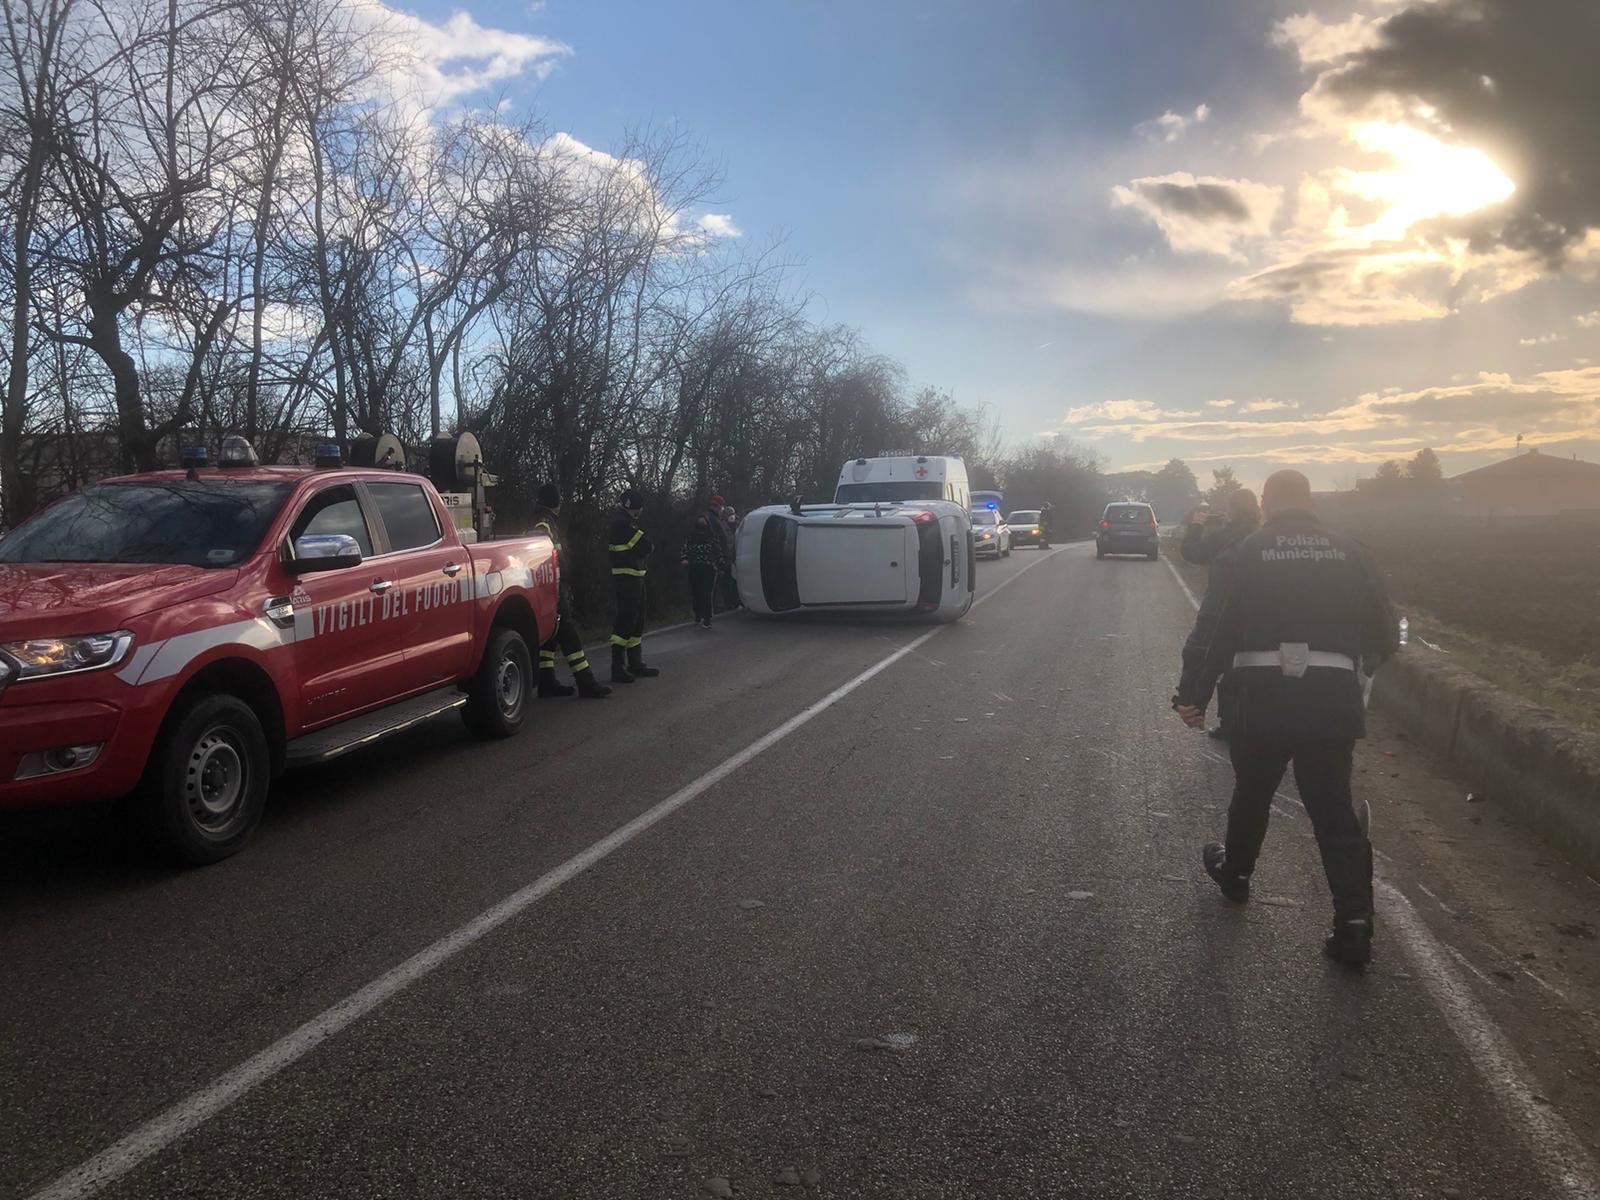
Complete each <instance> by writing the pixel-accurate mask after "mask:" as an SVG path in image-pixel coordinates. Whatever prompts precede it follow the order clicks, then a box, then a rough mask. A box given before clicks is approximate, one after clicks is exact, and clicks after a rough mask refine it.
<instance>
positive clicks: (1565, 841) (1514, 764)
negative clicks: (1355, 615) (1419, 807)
mask: <svg viewBox="0 0 1600 1200" xmlns="http://www.w3.org/2000/svg"><path fill="white" fill-rule="evenodd" d="M1424 654H1426V652H1425V651H1418V650H1415V649H1410V650H1407V651H1406V652H1405V653H1402V654H1400V655H1398V656H1396V657H1395V658H1393V659H1391V660H1390V661H1389V662H1388V663H1386V664H1385V665H1384V667H1383V669H1382V670H1380V671H1379V672H1378V675H1377V678H1376V679H1375V680H1374V681H1373V688H1372V699H1373V702H1374V703H1376V704H1378V705H1379V706H1380V707H1382V708H1383V710H1384V711H1385V712H1387V713H1389V714H1390V715H1391V716H1393V717H1394V718H1395V719H1396V720H1398V721H1399V722H1400V725H1401V726H1402V727H1403V728H1404V729H1405V730H1406V732H1407V733H1408V734H1409V735H1410V736H1411V737H1413V738H1415V739H1416V740H1418V741H1420V742H1422V743H1423V744H1424V745H1426V746H1428V747H1429V748H1430V749H1433V750H1437V751H1438V752H1439V753H1441V754H1444V755H1447V756H1449V758H1450V759H1451V760H1452V761H1454V762H1455V763H1456V764H1457V765H1458V766H1460V767H1461V768H1462V769H1463V770H1464V771H1465V772H1466V774H1467V777H1468V778H1469V779H1470V780H1471V781H1472V785H1473V788H1474V790H1482V791H1483V792H1484V793H1486V794H1487V795H1489V796H1490V797H1492V798H1493V799H1494V800H1495V801H1496V802H1497V803H1499V804H1500V806H1501V807H1502V809H1503V810H1504V811H1506V812H1509V813H1511V814H1512V815H1513V816H1514V817H1516V818H1517V819H1519V820H1521V821H1523V822H1524V823H1525V824H1527V825H1529V826H1531V827H1532V828H1533V829H1535V830H1536V831H1538V832H1539V833H1541V834H1543V835H1544V836H1545V837H1546V838H1548V839H1549V840H1550V841H1551V842H1554V843H1555V844H1556V845H1557V846H1559V847H1560V848H1561V849H1562V850H1564V851H1566V852H1567V853H1568V854H1569V855H1571V856H1572V858H1573V859H1574V860H1576V862H1577V863H1578V864H1579V865H1580V866H1581V867H1582V868H1583V869H1584V870H1585V871H1587V872H1589V874H1591V875H1593V876H1594V877H1595V878H1597V879H1600V734H1595V733H1590V732H1588V731H1587V730H1585V729H1582V728H1579V727H1578V726H1576V725H1573V724H1572V723H1571V722H1569V721H1566V720H1564V719H1563V718H1561V717H1560V716H1558V715H1557V714H1555V713H1553V712H1551V711H1550V710H1549V709H1545V708H1540V707H1539V706H1538V705H1537V704H1533V703H1530V702H1529V701H1526V700H1522V699H1519V698H1517V697H1515V696H1512V695H1510V694H1509V693H1507V692H1505V691H1502V690H1501V689H1499V688H1497V687H1495V686H1494V685H1492V684H1490V683H1489V682H1487V681H1486V680H1484V679H1481V678H1479V677H1478V676H1476V675H1473V674H1471V673H1469V672H1467V671H1463V670H1461V669H1460V668H1457V667H1453V666H1450V665H1448V664H1446V663H1442V662H1439V661H1438V660H1437V659H1436V658H1433V657H1423V655H1424Z"/></svg>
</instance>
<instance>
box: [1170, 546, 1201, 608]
mask: <svg viewBox="0 0 1600 1200" xmlns="http://www.w3.org/2000/svg"><path fill="white" fill-rule="evenodd" d="M1161 561H1162V562H1164V563H1166V564H1167V570H1169V571H1171V572H1172V577H1173V578H1174V579H1176V580H1177V581H1178V586H1179V587H1181V588H1182V589H1183V594H1184V595H1185V596H1187V597H1189V603H1190V604H1192V605H1193V606H1194V609H1195V611H1196V612H1199V611H1200V601H1198V600H1196V599H1195V598H1194V593H1193V592H1191V591H1190V590H1189V585H1188V584H1187V583H1185V582H1184V581H1183V576H1182V575H1179V574H1178V568H1177V567H1175V566H1173V565H1172V559H1170V558H1168V557H1167V556H1166V555H1165V554H1163V555H1162V556H1161Z"/></svg>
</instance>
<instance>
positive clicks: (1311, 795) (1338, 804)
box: [1228, 734, 1372, 920]
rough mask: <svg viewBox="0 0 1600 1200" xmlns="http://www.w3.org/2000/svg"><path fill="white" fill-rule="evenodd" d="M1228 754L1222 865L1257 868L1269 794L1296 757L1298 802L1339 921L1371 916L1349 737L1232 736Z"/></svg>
mask: <svg viewBox="0 0 1600 1200" xmlns="http://www.w3.org/2000/svg"><path fill="white" fill-rule="evenodd" d="M1228 753H1229V755H1230V757H1231V758H1232V759H1233V774H1234V787H1233V802H1232V803H1231V804H1230V805H1229V806H1228V868H1229V870H1231V871H1236V872H1238V873H1239V874H1240V875H1248V874H1250V873H1251V872H1252V871H1254V870H1255V864H1256V856H1257V855H1258V854H1260V853H1261V843H1262V841H1263V840H1265V838H1266V836H1267V819H1268V816H1269V814H1270V813H1271V811H1272V795H1273V793H1274V792H1276V791H1277V790H1278V784H1279V783H1280V782H1282V780H1283V773H1284V770H1285V769H1286V768H1287V767H1288V766H1289V764H1290V763H1291V762H1293V763H1294V781H1295V784H1296V786H1297V787H1298V788H1299V789H1300V801H1301V803H1303V804H1304V805H1305V809H1306V815H1307V816H1308V817H1310V818H1311V828H1312V829H1313V830H1314V831H1315V833H1316V835H1317V848H1318V849H1319V850H1320V851H1321V852H1322V869H1323V870H1324V871H1325V872H1326V873H1327V876H1328V888H1329V890H1330V891H1332V893H1333V915H1334V917H1335V919H1337V920H1350V919H1353V918H1365V919H1367V920H1370V919H1371V918H1372V843H1371V842H1369V841H1368V840H1367V834H1366V830H1365V828H1364V827H1363V823H1362V821H1361V820H1360V819H1359V818H1358V817H1357V815H1356V810H1355V805H1354V803H1353V801H1352V799H1351V795H1350V767H1351V759H1352V757H1353V755H1354V753H1355V743H1354V742H1353V741H1335V740H1331V739H1326V738H1294V739H1284V738H1259V737H1254V738H1253V737H1241V736H1239V735H1237V734H1236V735H1235V736H1234V737H1233V738H1232V740H1230V741H1229V743H1228Z"/></svg>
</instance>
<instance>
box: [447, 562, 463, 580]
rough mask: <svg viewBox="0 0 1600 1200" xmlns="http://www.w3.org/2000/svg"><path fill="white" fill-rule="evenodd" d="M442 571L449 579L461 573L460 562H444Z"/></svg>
mask: <svg viewBox="0 0 1600 1200" xmlns="http://www.w3.org/2000/svg"><path fill="white" fill-rule="evenodd" d="M444 573H445V574H446V575H448V576H450V578H451V579H454V578H455V577H456V576H457V575H459V574H461V564H460V563H445V565H444Z"/></svg>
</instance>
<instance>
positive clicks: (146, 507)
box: [0, 479, 290, 567]
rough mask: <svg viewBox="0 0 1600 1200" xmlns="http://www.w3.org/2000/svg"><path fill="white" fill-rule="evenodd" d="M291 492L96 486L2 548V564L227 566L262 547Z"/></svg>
mask: <svg viewBox="0 0 1600 1200" xmlns="http://www.w3.org/2000/svg"><path fill="white" fill-rule="evenodd" d="M289 488H290V485H289V484H287V483H263V482H260V481H256V480H240V481H238V482H235V481H232V480H222V479H207V480H195V481H191V480H186V479H176V480H172V481H170V482H161V483H106V484H99V485H96V486H94V487H90V488H85V489H84V490H83V491H81V492H79V493H77V494H76V495H73V496H68V497H67V498H66V499H65V500H62V501H60V502H59V503H57V504H54V505H51V507H50V508H48V509H46V510H45V511H44V512H42V513H40V514H39V515H38V516H37V517H35V518H34V519H33V520H31V521H28V522H27V523H26V524H24V525H22V526H21V527H20V528H18V529H17V530H16V531H15V532H13V533H12V534H11V535H10V536H9V537H7V538H5V539H4V540H3V541H0V562H7V563H52V562H74V563H171V564H174V565H183V566H191V567H228V566H232V565H234V564H235V563H238V562H240V561H241V560H242V559H245V558H247V557H249V555H250V554H251V553H252V552H253V551H254V550H255V548H256V547H257V546H259V545H260V544H261V538H262V535H264V534H265V533H266V531H267V525H268V524H269V523H270V522H271V521H272V518H273V517H274V516H275V515H276V514H277V512H278V509H280V508H281V507H282V506H283V502H284V498H285V497H286V496H288V494H289Z"/></svg>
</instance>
